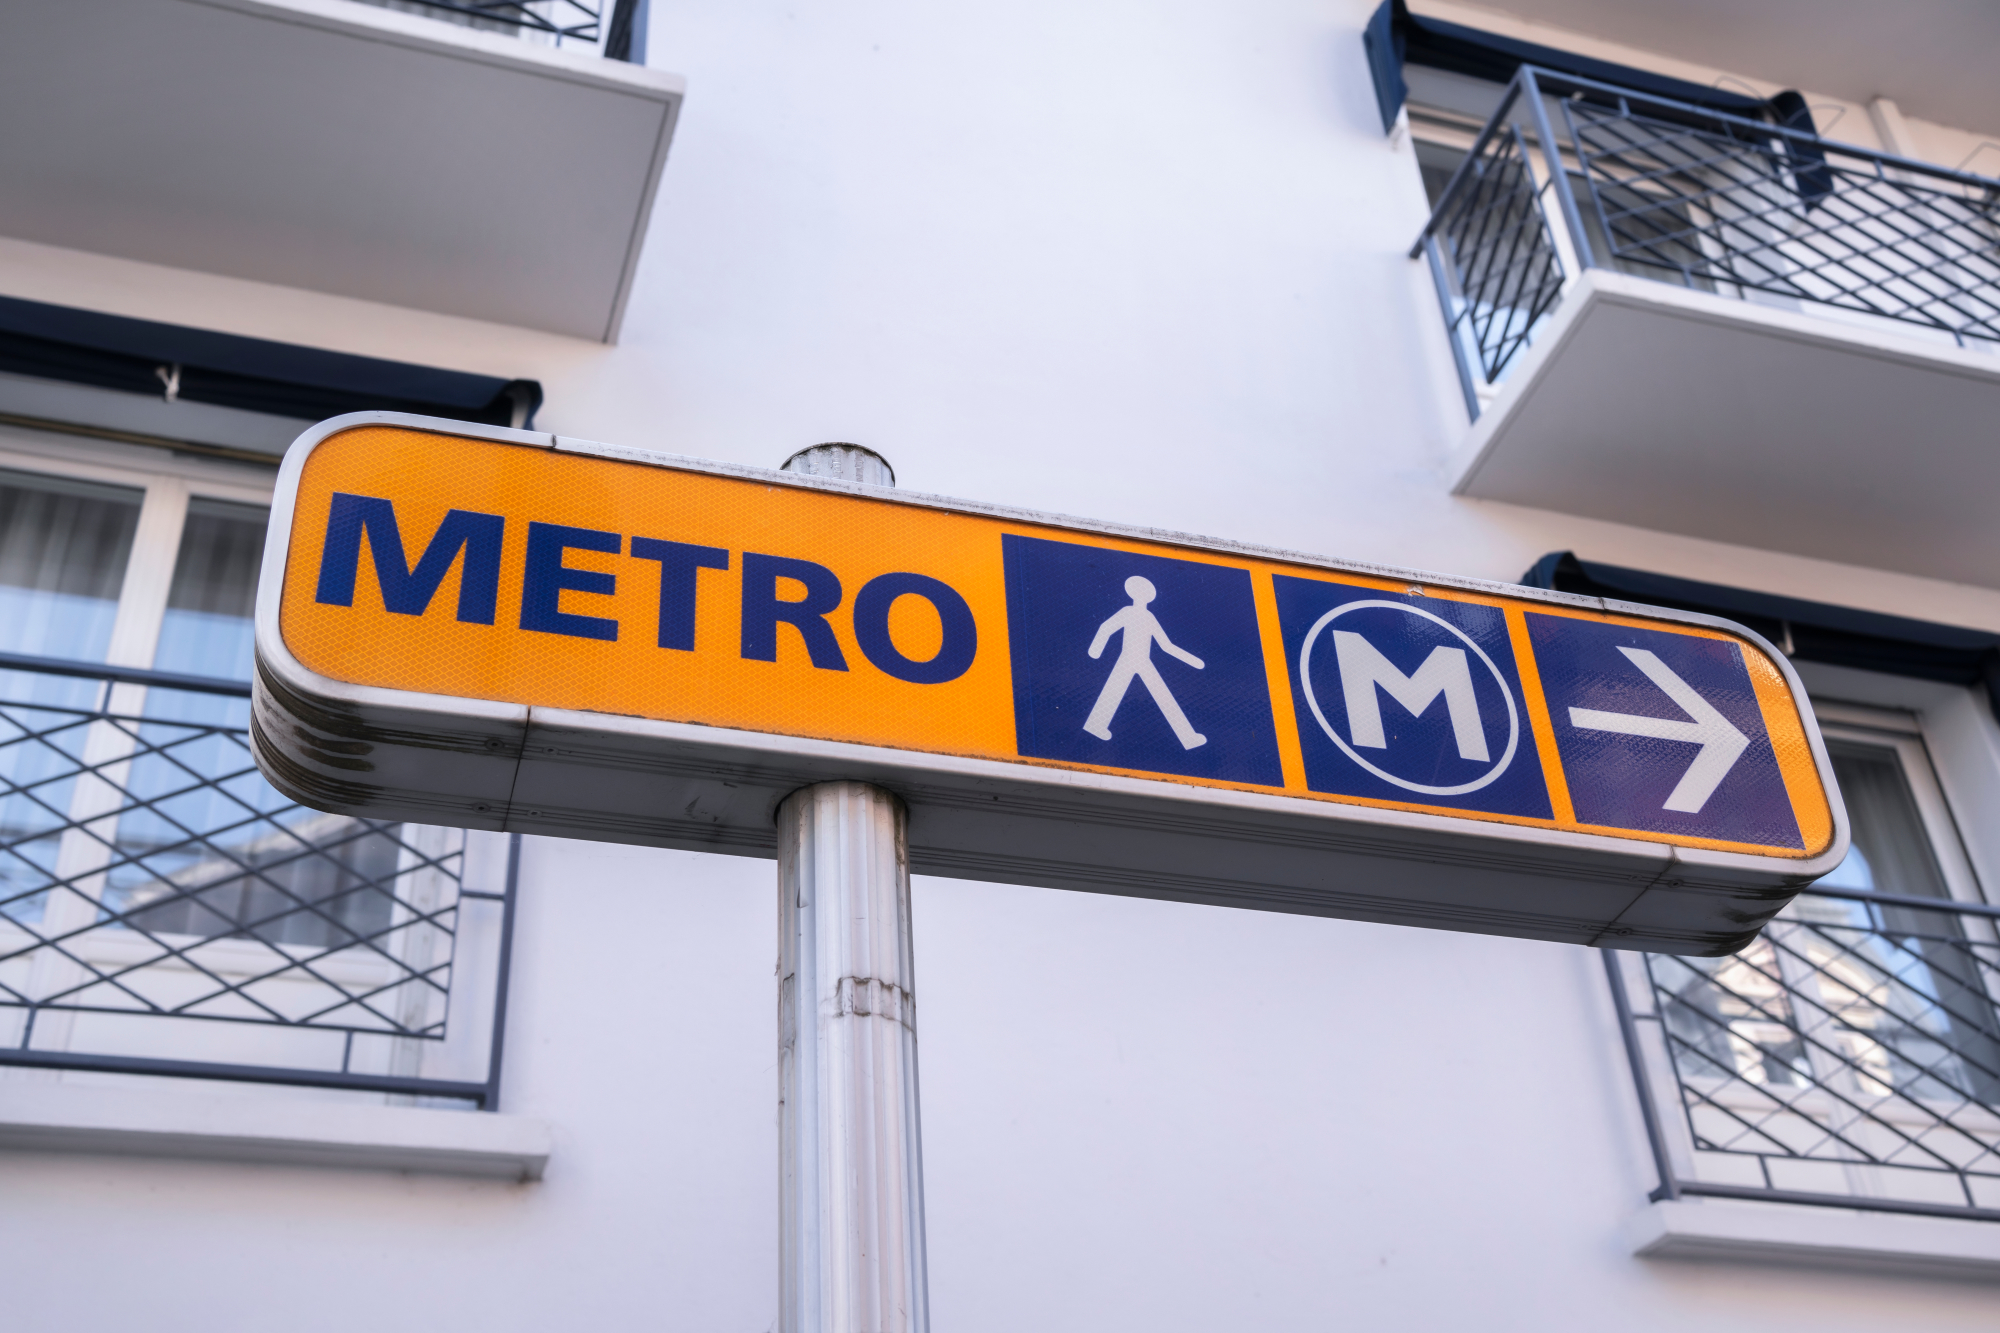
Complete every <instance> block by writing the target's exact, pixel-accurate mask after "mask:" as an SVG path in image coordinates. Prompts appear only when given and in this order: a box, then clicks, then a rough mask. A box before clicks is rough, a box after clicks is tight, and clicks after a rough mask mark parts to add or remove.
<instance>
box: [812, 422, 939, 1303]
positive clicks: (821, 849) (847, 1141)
mask: <svg viewBox="0 0 2000 1333" xmlns="http://www.w3.org/2000/svg"><path fill="white" fill-rule="evenodd" d="M785 468H786V470H787V471H796V472H806V473H808V474H814V475H829V474H830V475H836V476H845V477H847V478H849V479H851V480H856V481H863V482H869V483H873V484H877V485H893V484H894V482H895V478H894V474H893V473H891V472H890V471H889V469H888V465H887V464H885V463H883V461H882V460H881V459H880V458H879V457H877V456H876V455H874V454H873V453H870V452H869V451H867V450H864V449H860V448H858V447H856V446H853V445H821V446H818V447H817V448H815V449H812V450H809V451H807V452H806V453H804V454H798V455H794V456H793V458H792V459H791V460H790V461H789V462H787V463H786V465H785ZM907 834H908V822H907V815H906V812H905V810H904V808H903V803H902V802H901V801H900V800H898V799H897V798H896V796H895V794H894V793H892V792H888V791H884V790H883V789H882V788H880V787H875V786H870V785H869V784H867V783H864V782H821V783H815V784H814V785H812V786H810V787H805V788H802V789H801V790H799V791H795V792H793V793H792V794H791V795H790V796H788V797H786V798H785V801H784V803H783V804H782V805H780V806H779V807H778V1136H779V1175H778V1191H779V1206H778V1214H779V1243H778V1264H779V1315H778V1328H779V1329H780V1331H781V1333H925V1330H927V1329H929V1327H930V1313H929V1304H928V1298H927V1293H926V1284H925V1269H924V1182H923V1155H922V1147H921V1144H920V1142H919V1137H918V1120H917V1030H916V1009H915V984H914V981H913V980H912V976H911V948H910V865H909V845H908V837H907Z"/></svg>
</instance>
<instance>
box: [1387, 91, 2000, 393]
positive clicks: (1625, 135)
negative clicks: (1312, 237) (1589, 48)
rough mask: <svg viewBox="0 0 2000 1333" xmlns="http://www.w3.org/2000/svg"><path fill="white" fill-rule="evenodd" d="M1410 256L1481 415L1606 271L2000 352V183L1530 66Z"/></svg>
mask: <svg viewBox="0 0 2000 1333" xmlns="http://www.w3.org/2000/svg"><path fill="white" fill-rule="evenodd" d="M1410 253H1411V256H1412V257H1413V258H1414V257H1416V256H1418V255H1422V256H1424V257H1426V258H1427V259H1428V260H1429V263H1430V266H1431V270H1432V274H1433V276H1434V277H1435V279H1436V282H1437V290H1438V296H1439V300H1440V301H1441V302H1442V304H1443V308H1444V318H1445V324H1446V327H1447V328H1448V329H1449V331H1450V334H1451V340H1452V347H1453V351H1454V354H1455V355H1456V357H1457V359H1458V366H1459V372H1460V377H1461V381H1462V384H1463V387H1464V389H1465V393H1466V402H1467V405H1468V407H1469V408H1470V409H1471V411H1472V413H1473V415H1474V416H1475V417H1476V416H1477V415H1478V414H1479V409H1480V397H1481V391H1482V389H1483V388H1484V387H1485V386H1490V385H1492V384H1495V383H1497V382H1498V381H1499V380H1500V379H1502V378H1503V377H1504V376H1505V374H1506V372H1507V371H1508V369H1509V368H1510V367H1511V366H1512V365H1514V364H1515V363H1516V361H1517V360H1518V358H1519V355H1520V353H1521V351H1522V350H1523V348H1525V347H1526V346H1528V345H1529V344H1530V343H1531V342H1532V341H1533V339H1534V336H1535V334H1536V332H1537V330H1538V329H1539V328H1540V326H1541V325H1542V324H1543V322H1544V321H1545V320H1546V318H1547V317H1548V315H1549V313H1550V311H1551V310H1553V309H1554V307H1555V306H1556V305H1557V303H1558V302H1559V300H1560V298H1561V296H1562V293H1563V292H1564V291H1565V290H1566V289H1567V288H1568V286H1569V284H1570V283H1571V282H1573V281H1574V279H1575V277H1576V275H1577V274H1579V273H1581V272H1582V271H1584V270H1585V269H1589V268H1603V269H1611V270H1615V271H1618V272H1622V273H1627V274H1632V275H1635V276H1640V277H1647V278H1654V279H1658V280H1660V281H1663V282H1670V283H1674V284H1676V285H1679V286H1683V287H1688V288H1692V289H1696V290H1699V291H1704V292H1709V293H1713V294H1716V295H1721V296H1727V297H1734V298H1737V299H1741V300H1746V301H1754V302H1756V303H1758V304H1762V305H1767V306H1771V305H1775V306H1779V307H1783V308H1791V309H1812V310H1816V311H1819V312H1821V313H1832V312H1839V313H1840V315H1841V316H1843V317H1847V318H1858V319H1860V320H1861V321H1862V322H1872V321H1888V322H1889V324H1890V325H1891V326H1896V327H1902V328H1905V329H1908V328H1917V329H1922V330H1925V331H1926V332H1927V333H1928V334H1929V335H1930V336H1933V337H1936V338H1939V339H1940V340H1945V341H1950V342H1953V343H1956V344H1958V345H1961V346H1966V345H1983V346H1987V347H1989V348H1991V349H1993V350H1996V351H2000V181H1993V180H1989V179H1986V178H1984V177H1980V176H1972V175H1967V174H1965V173H1963V172H1957V171H1947V170H1943V169H1941V168H1938V167H1933V166H1928V165H1926V164H1924V163H1920V162H1912V161H1909V160H1907V159H1903V158H1898V157H1894V156H1891V155H1889V154H1886V153H1879V152H1875V151H1872V150H1870V149H1866V148H1856V147H1852V146H1849V145H1846V144H1838V143H1832V142H1829V141H1826V140H1823V139H1820V138H1818V137H1817V136H1815V135H1812V134H1808V133H1804V132H1801V131H1798V130H1794V129H1789V128H1786V127H1783V126H1780V125H1775V124H1767V123H1764V122H1760V121H1755V120H1748V119H1744V118H1742V117H1739V116H1732V115H1726V114H1723V113H1721V112H1716V111H1709V110H1705V109H1703V108H1700V107H1695V106H1689V105H1687V104H1685V103H1680V102H1673V101H1668V100H1666V99H1662V98H1657V97H1651V96H1648V95H1646V94H1643V93H1638V92H1634V91H1632V90H1630V89H1625V88H1619V87H1615V86H1613V85H1610V84H1603V83H1596V82H1592V81H1591V80H1588V79H1578V78H1572V77H1570V76H1568V75H1561V74H1555V73H1551V72H1549V71H1546V70H1538V69H1534V68H1531V67H1527V66H1523V67H1522V69H1521V71H1520V73H1519V74H1518V75H1517V76H1516V77H1515V79H1514V81H1513V82H1512V83H1511V84H1510V85H1509V86H1508V88H1507V91H1506V93H1505V95H1504V96H1503V97H1502V99H1501V102H1500V107H1499V110H1498V111H1496V112H1495V113H1494V115H1493V118H1492V119H1491V120H1489V121H1488V122H1487V123H1486V126H1485V127H1484V128H1483V129H1482V130H1481V131H1480V133H1479V135H1478V137H1477V138H1476V139H1475V140H1474V142H1473V146H1472V148H1471V150H1470V152H1469V153H1468V155H1467V157H1466V159H1465V161H1464V162H1463V163H1462V164H1461V165H1460V166H1459V168H1458V170H1457V171H1456V172H1455V173H1454V174H1453V176H1452V178H1451V180H1450V181H1449V182H1448V183H1447V185H1446V186H1445V189H1444V193H1443V194H1442V195H1441V196H1440V198H1439V200H1438V203H1437V207H1436V208H1435V209H1434V210H1433V211H1432V214H1431V219H1430V222H1429V223H1428V224H1427V225H1426V226H1425V228H1424V231H1423V234H1422V236H1420V237H1419V238H1418V241H1417V244H1416V245H1415V246H1414V247H1413V248H1412V250H1411V252H1410Z"/></svg>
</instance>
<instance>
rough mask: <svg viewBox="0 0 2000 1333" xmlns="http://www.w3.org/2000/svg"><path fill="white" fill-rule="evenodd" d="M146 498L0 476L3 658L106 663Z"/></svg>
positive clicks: (59, 481)
mask: <svg viewBox="0 0 2000 1333" xmlns="http://www.w3.org/2000/svg"><path fill="white" fill-rule="evenodd" d="M143 498H144V497H143V494H142V492H140V491H137V490H126V489H124V488H121V487H113V486H94V485H91V484H90V483H88V482H78V481H69V480H66V479H64V478H60V477H43V476H36V475H34V474H32V473H26V472H0V652H10V653H33V654H36V655H37V656H42V657H69V658H76V659H80V660H82V661H87V662H101V661H103V660H104V653H105V650H106V649H108V648H109V647H110V646H111V626H112V622H113V621H115V620H116V619H117V617H118V590H119V589H120V588H121V587H122V586H123V585H124V582H125V564H126V561H127V560H128V559H129V558H130V557H131V554H132V534H133V533H134V532H135V531H136V530H137V529H138V526H139V504H140V501H141V500H142V499H143ZM10 683H11V682H10Z"/></svg>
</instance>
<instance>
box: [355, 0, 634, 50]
mask: <svg viewBox="0 0 2000 1333" xmlns="http://www.w3.org/2000/svg"><path fill="white" fill-rule="evenodd" d="M364 3H367V4H371V5H375V6H378V7H379V8H382V9H399V10H402V11H403V12H405V13H410V14H423V15H426V16H428V17H431V18H439V19H444V20H446V21H447V22H454V23H460V24H463V25H464V26H466V27H468V28H483V29H486V30H487V31H490V32H513V33H534V34H536V35H538V36H541V37H544V38H547V39H549V40H551V41H553V42H554V43H555V44H556V45H557V46H561V45H562V44H563V43H565V42H574V43H582V44H587V45H591V46H600V45H601V46H602V48H603V51H604V54H605V56H606V57H607V58H609V59H612V60H630V59H631V58H632V38H633V34H634V32H635V31H637V30H638V29H639V28H640V27H642V26H643V18H642V16H641V11H643V9H644V8H645V5H646V0H612V3H611V4H610V5H609V7H608V13H607V6H606V4H605V3H604V2H603V0H594V2H593V3H586V2H585V0H364Z"/></svg>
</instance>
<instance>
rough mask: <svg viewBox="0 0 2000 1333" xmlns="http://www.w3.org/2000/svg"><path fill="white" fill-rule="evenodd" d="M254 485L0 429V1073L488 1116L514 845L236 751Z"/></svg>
mask: <svg viewBox="0 0 2000 1333" xmlns="http://www.w3.org/2000/svg"><path fill="white" fill-rule="evenodd" d="M271 477H272V474H271V472H270V470H269V469H267V468H262V467H253V466H243V465H238V464H233V463H222V462H217V461H214V460H211V459H202V458H189V457H181V456H177V455H173V454H170V453H168V452H166V451H165V450H158V449H152V448H144V447H135V446H128V445H113V444H102V445H99V444H96V443H95V442H92V441H88V440H79V439H77V438H76V437H74V436H56V435H43V434H41V433H39V432H34V431H28V430H14V431H8V432H6V433H4V434H0V653H4V654H6V655H7V657H6V660H5V661H4V662H0V1077H13V1078H22V1077H28V1078H48V1077H51V1076H52V1075H51V1074H49V1073H48V1072H46V1071H49V1070H62V1071H66V1072H64V1073H63V1074H61V1075H60V1076H61V1077H65V1078H83V1079H85V1080H87V1081H88V1080H91V1079H100V1080H101V1079H103V1078H105V1077H129V1076H132V1075H137V1074H146V1075H153V1076H167V1077H172V1076H193V1077H203V1078H206V1079H211V1080H212V1079H214V1078H216V1077H218V1076H219V1075H221V1074H229V1075H230V1076H231V1077H236V1078H239V1079H240V1080H244V1081H248V1082H258V1081H265V1082H273V1083H285V1084H289V1085H292V1086H294V1087H298V1086H311V1085H318V1086H319V1087H321V1088H322V1089H338V1090H342V1091H340V1092H336V1093H329V1092H326V1091H321V1092H317V1093H310V1094H292V1095H318V1096H325V1095H348V1096H357V1095H360V1096H369V1097H372V1098H374V1099H375V1100H381V1099H382V1098H383V1097H385V1096H387V1097H391V1098H403V1099H407V1098H410V1097H416V1098H426V1099H438V1098H442V1099H447V1100H451V1099H456V1100H457V1102H458V1104H468V1103H469V1104H480V1105H489V1106H490V1105H491V1104H492V1094H493V1087H492V1085H491V1081H490V1076H491V1073H492V1068H493V1061H492V1056H493V1052H492V1050H491V1048H490V1038H491V1032H492V1028H493V1022H492V1018H493V1014H492V1005H493V1004H494V1003H495V1001H496V998H497V996H496V989H497V988H496V984H495V983H496V978H497V975H498V973H499V971H500V969H499V967H498V951H499V948H500V944H501V938H502V934H503V914H504V912H505V911H506V910H508V909H509V906H510V905H509V903H508V900H507V898H506V895H505V893H504V892H503V891H499V890H500V889H501V883H502V876H503V874H504V871H503V870H502V869H501V868H502V867H503V866H504V864H505V861H506V855H507V847H506V840H505V839H504V838H502V837H496V836H494V835H471V836H468V835H467V834H465V833H464V832H462V831H460V830H456V829H440V828H429V827H421V826H416V825H407V824H384V823H379V822H375V821H369V820H362V819H355V818H350V817H347V816H343V815H337V814H327V813H322V812H320V811H316V810H311V809H307V808H305V807H303V806H299V805H297V804H295V803H293V802H291V801H290V800H288V799H286V798H285V797H284V796H283V795H281V794H280V793H279V792H277V791H276V790H275V789H274V788H272V787H271V786H270V785H269V784H268V783H267V782H266V781H265V780H264V779H263V777H262V775H261V774H259V773H258V772H257V771H256V768H255V765H254V763H253V762H252V761H251V759H250V754H249V749H248V725H249V717H250V700H249V681H250V677H251V668H252V647H253V633H252V626H253V620H252V615H253V608H254V602H255V597H256V587H257V577H258V569H259V563H260V561H261V558H262V554H263V543H264V529H265V524H266V520H267V514H268V511H267V507H266V506H267V502H268V497H269V489H270V484H271ZM93 666H95V667H97V668H99V669H98V670H96V671H93V670H92V669H91V667H93ZM187 678H197V679H196V680H193V681H190V680H188V679H187ZM468 861H471V862H474V865H473V866H472V869H471V872H470V874H468V870H467V863H468ZM468 879H471V880H473V881H475V882H483V883H485V884H490V885H492V886H493V888H492V889H491V890H486V891H469V890H468V889H467V888H466V883H467V881H468ZM6 1066H13V1067H14V1068H12V1069H11V1070H9V1069H7V1068H6ZM30 1071H36V1072H30Z"/></svg>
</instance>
